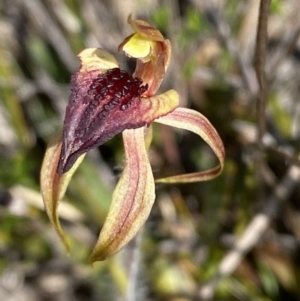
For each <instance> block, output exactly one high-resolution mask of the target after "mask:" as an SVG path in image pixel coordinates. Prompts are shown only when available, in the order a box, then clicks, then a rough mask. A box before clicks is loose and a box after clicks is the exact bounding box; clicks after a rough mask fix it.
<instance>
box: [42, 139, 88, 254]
mask: <svg viewBox="0 0 300 301" xmlns="http://www.w3.org/2000/svg"><path fill="white" fill-rule="evenodd" d="M61 136H62V135H61V133H59V134H57V135H55V136H54V137H53V138H52V139H51V141H50V143H49V145H48V148H47V150H46V153H45V156H44V160H43V164H42V168H41V173H40V185H41V194H42V198H43V202H44V206H45V209H46V213H47V215H48V217H49V219H50V222H51V223H52V225H53V227H54V229H55V230H56V232H57V233H58V235H59V237H60V238H61V240H62V242H63V244H64V245H65V247H66V249H67V251H69V245H68V243H67V240H66V237H65V234H64V232H63V229H62V227H61V225H60V222H59V218H58V213H57V208H58V205H59V202H60V200H61V199H62V198H63V196H64V194H65V192H66V189H67V186H68V184H69V182H70V180H71V177H72V175H73V174H74V172H75V170H76V169H77V167H78V166H79V164H80V163H81V161H82V160H83V157H84V156H81V157H79V158H78V160H77V161H76V163H75V164H74V165H73V167H72V168H71V169H70V170H69V172H67V173H65V174H63V175H61V174H59V173H58V172H57V168H58V162H59V158H60V154H61V146H62V140H61Z"/></svg>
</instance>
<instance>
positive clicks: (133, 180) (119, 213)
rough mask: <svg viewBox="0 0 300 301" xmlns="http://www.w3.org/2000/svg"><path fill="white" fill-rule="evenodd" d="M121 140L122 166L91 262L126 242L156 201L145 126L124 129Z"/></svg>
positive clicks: (134, 233)
mask: <svg viewBox="0 0 300 301" xmlns="http://www.w3.org/2000/svg"><path fill="white" fill-rule="evenodd" d="M123 140H124V147H125V160H126V161H125V168H124V171H123V173H122V176H121V178H120V180H119V182H118V184H117V187H116V189H115V191H114V193H113V197H112V203H111V206H110V209H109V212H108V215H107V218H106V221H105V223H104V225H103V228H102V230H101V233H100V236H99V239H98V241H97V244H96V246H95V248H94V250H93V253H92V255H91V262H95V261H98V260H104V259H106V258H107V257H109V256H111V255H113V254H115V253H116V252H118V251H119V250H120V249H121V248H122V247H123V246H124V245H125V244H126V243H128V241H129V240H131V239H132V238H133V237H134V236H135V235H136V233H137V232H138V231H139V229H140V228H141V227H142V225H143V224H144V223H145V221H146V219H147V217H148V216H149V214H150V210H151V208H152V205H153V203H154V200H155V186H154V179H153V174H152V170H151V166H150V163H149V160H148V155H147V150H146V147H145V137H144V128H138V129H134V130H125V131H124V132H123Z"/></svg>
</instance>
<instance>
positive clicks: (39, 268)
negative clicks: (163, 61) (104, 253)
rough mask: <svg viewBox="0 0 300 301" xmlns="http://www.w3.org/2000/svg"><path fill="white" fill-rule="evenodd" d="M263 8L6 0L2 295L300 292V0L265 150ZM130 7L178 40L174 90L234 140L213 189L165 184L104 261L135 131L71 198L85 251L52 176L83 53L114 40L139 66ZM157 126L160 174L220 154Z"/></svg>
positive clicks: (106, 297)
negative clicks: (109, 218) (116, 192)
mask: <svg viewBox="0 0 300 301" xmlns="http://www.w3.org/2000/svg"><path fill="white" fill-rule="evenodd" d="M258 7H259V1H257V0H243V1H238V0H233V1H223V0H219V1H197V0H190V1H188V0H187V1H185V0H172V1H167V0H165V1H158V0H137V1H133V0H127V1H121V0H112V1H109V0H106V1H101V0H91V1H89V0H84V1H78V0H44V1H39V0H26V1H25V0H23V1H22V0H1V1H0V222H1V223H0V300H4V301H6V300H13V301H29V300H30V301H35V300H43V301H52V300H53V301H54V300H58V301H65V300H66V301H67V300H74V301H76V300H86V301H90V300H101V301H102V300H103V301H110V300H127V301H129V300H149V301H152V300H163V301H185V300H257V301H267V300H285V301H286V300H300V297H299V296H300V256H299V254H300V252H299V251H300V243H299V239H300V202H299V197H300V191H299V171H298V168H297V166H299V160H298V157H297V155H298V153H299V148H300V144H299V135H300V126H299V116H300V103H299V95H300V88H299V87H300V85H299V82H300V71H299V70H300V41H299V39H298V37H299V34H300V18H299V15H300V2H299V1H298V0H286V1H279V0H273V1H272V3H271V6H270V13H269V18H268V26H269V27H268V44H267V52H268V54H267V64H266V71H267V81H268V87H269V93H268V102H267V105H266V112H265V114H264V115H263V116H260V118H261V119H262V120H263V121H265V122H266V131H265V134H264V136H263V139H262V141H263V143H262V144H260V147H258V143H257V139H256V136H257V128H258V126H257V124H258V117H257V110H256V107H257V106H256V103H257V98H258V90H259V89H258V84H257V79H256V76H255V71H254V67H253V57H254V49H255V40H256V28H257V18H258ZM129 14H132V15H133V16H134V17H137V18H140V19H144V20H145V21H147V22H149V23H150V24H152V25H154V26H156V27H157V28H158V29H160V30H161V32H162V33H163V34H164V35H165V36H166V37H167V38H169V39H170V40H171V42H172V46H173V56H172V63H171V66H170V70H169V71H168V74H167V76H166V79H165V81H164V82H163V85H162V87H161V89H160V90H161V91H166V90H167V89H170V88H174V89H176V90H177V91H178V92H179V93H180V95H181V105H182V106H186V107H190V108H193V109H195V110H198V111H200V112H201V113H203V114H204V115H205V116H206V117H208V119H209V120H210V121H211V122H212V123H213V125H214V126H215V128H216V129H217V130H218V132H219V134H220V136H221V137H222V139H223V141H224V145H225V149H226V164H225V170H224V172H223V174H222V175H221V176H220V177H218V178H217V179H215V180H213V181H210V182H203V183H196V184H186V185H169V186H166V185H157V189H156V194H157V199H156V202H155V205H154V207H153V210H152V213H151V215H150V218H149V220H148V222H147V224H146V225H145V227H144V229H143V230H142V232H141V234H140V237H139V239H138V240H134V241H133V242H131V243H130V244H129V245H128V247H126V248H125V249H124V250H123V251H122V252H121V253H120V254H118V255H117V256H114V257H113V258H112V259H109V260H107V261H105V262H103V263H96V264H95V265H94V267H91V266H90V265H89V264H88V257H89V255H90V253H91V250H92V248H93V246H94V244H95V242H96V239H97V237H98V233H99V231H100V229H101V226H102V224H103V222H104V219H105V216H106V212H107V209H108V207H109V204H110V199H111V194H112V191H113V188H114V186H115V184H116V182H117V180H118V178H119V176H120V173H121V171H122V166H123V147H122V140H121V137H120V135H119V136H116V137H115V138H113V139H112V140H111V141H109V142H108V143H106V144H105V145H103V146H101V147H100V148H99V149H97V150H93V151H90V152H89V154H88V156H87V160H85V161H84V163H83V164H82V165H81V166H80V168H79V170H78V171H77V172H76V174H75V176H74V178H73V179H72V181H71V184H70V186H69V188H68V192H67V195H66V197H65V200H64V202H63V203H62V204H61V206H60V215H61V221H62V225H63V227H64V229H65V230H66V232H67V233H68V235H69V240H70V242H71V246H72V252H71V254H70V256H67V254H66V252H65V250H64V249H63V247H62V245H61V243H60V242H59V240H58V237H57V235H56V233H55V232H54V230H53V229H52V228H51V227H50V225H49V220H48V218H47V217H46V215H45V212H44V209H43V204H42V200H41V195H40V192H39V170H40V166H41V163H42V160H43V155H44V152H45V149H46V147H47V142H48V141H49V139H50V137H51V136H52V135H53V134H54V133H55V132H56V131H57V130H59V129H60V128H61V126H62V121H63V118H64V111H65V107H66V105H67V103H68V97H69V82H70V76H71V74H72V73H74V72H75V71H76V69H77V68H78V65H79V64H78V60H77V57H76V54H77V53H79V52H80V51H81V50H82V49H84V48H87V47H101V48H105V49H106V50H108V51H110V52H111V53H112V54H114V55H115V56H116V57H117V58H118V60H119V62H120V64H121V66H122V68H123V69H127V70H132V69H133V68H134V65H133V62H132V61H130V60H128V59H127V58H126V57H125V56H124V55H123V54H122V53H118V52H117V47H118V45H119V43H120V42H121V41H122V40H123V38H124V37H126V36H127V35H129V34H131V33H132V30H131V28H130V27H129V26H128V25H127V22H126V20H127V17H128V15H129ZM153 129H154V131H153V135H154V137H153V144H152V147H151V149H150V151H149V156H150V159H151V162H152V166H153V170H154V174H155V177H156V178H158V177H161V176H164V175H171V174H176V173H180V172H191V171H196V170H204V169H207V168H211V167H213V166H214V165H215V164H216V163H217V162H216V158H215V157H214V155H213V153H212V151H211V150H210V149H209V147H208V146H207V145H206V144H205V143H204V142H203V141H201V139H199V138H198V137H196V136H194V135H193V134H190V133H187V132H182V131H176V130H174V129H170V128H168V127H163V126H160V125H157V124H155V125H154V128H153ZM258 158H259V159H258ZM285 188H286V190H285ZM282 191H283V192H282ZM281 192H282V193H283V194H281ZM261 220H262V221H263V222H262V224H260V223H259V221H261ZM251 235H253V236H254V239H253V240H252V242H251V239H252V238H251V237H252V236H251ZM241 238H244V240H242V241H241ZM237 242H239V243H241V242H242V243H244V244H245V245H247V248H246V252H245V254H242V255H241V256H240V257H237V258H238V260H237V262H235V263H234V262H231V261H230V257H226V254H228V253H229V252H231V251H232V250H234V248H235V247H236V243H237ZM230 254H233V253H230ZM224 267H225V268H227V272H226V273H225V275H221V274H222V273H221V274H220V271H221V272H222V271H223V270H222V269H223V268H224ZM207 292H208V293H207Z"/></svg>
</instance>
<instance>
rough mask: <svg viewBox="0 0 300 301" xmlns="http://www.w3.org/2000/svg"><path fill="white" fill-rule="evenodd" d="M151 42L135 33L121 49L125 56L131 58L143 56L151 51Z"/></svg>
mask: <svg viewBox="0 0 300 301" xmlns="http://www.w3.org/2000/svg"><path fill="white" fill-rule="evenodd" d="M151 44H152V42H151V41H150V40H148V39H145V38H144V37H142V36H141V35H140V34H138V33H136V34H134V35H132V37H131V38H130V39H129V40H128V41H127V43H126V44H124V46H123V51H124V52H125V53H126V55H127V56H129V57H133V58H144V57H146V56H148V55H149V53H150V51H151Z"/></svg>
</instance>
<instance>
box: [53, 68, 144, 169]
mask: <svg viewBox="0 0 300 301" xmlns="http://www.w3.org/2000/svg"><path fill="white" fill-rule="evenodd" d="M147 89H148V85H147V84H146V85H142V80H141V79H140V78H133V77H132V76H131V75H130V74H129V73H128V72H126V71H124V70H121V69H119V68H114V69H110V70H108V71H107V72H106V73H105V74H102V75H101V74H99V72H98V71H89V72H86V74H81V73H79V72H77V73H76V74H75V75H74V76H73V77H72V83H71V96H70V102H69V104H68V106H67V109H66V116H65V120H64V129H63V144H62V152H61V157H60V162H59V166H58V172H59V173H64V172H67V171H68V170H69V169H70V168H71V167H72V165H73V164H74V162H75V161H76V159H77V158H78V157H79V156H80V155H81V154H83V153H85V152H87V151H88V150H89V149H91V148H94V147H97V146H99V145H101V144H103V143H105V142H106V141H107V140H109V139H111V138H112V137H113V136H115V135H116V134H118V133H120V132H122V131H123V130H125V129H133V128H138V127H141V126H143V125H145V124H146V122H143V121H142V119H141V116H138V115H137V112H138V106H139V104H140V101H141V95H142V94H143V93H144V92H146V91H147ZM139 115H140V114H139Z"/></svg>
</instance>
